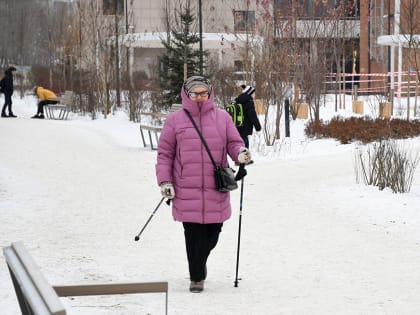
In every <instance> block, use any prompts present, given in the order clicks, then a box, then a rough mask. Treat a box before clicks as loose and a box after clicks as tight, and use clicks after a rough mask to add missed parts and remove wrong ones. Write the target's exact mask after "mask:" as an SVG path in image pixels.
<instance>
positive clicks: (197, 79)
mask: <svg viewBox="0 0 420 315" xmlns="http://www.w3.org/2000/svg"><path fill="white" fill-rule="evenodd" d="M196 87H203V88H205V89H206V90H207V92H208V93H210V91H211V83H210V81H209V80H207V79H206V78H204V77H201V76H198V75H196V76H192V77H189V78H188V79H187V80H185V82H184V89H185V93H187V94H190V92H191V91H192V90H193V89H194V88H196Z"/></svg>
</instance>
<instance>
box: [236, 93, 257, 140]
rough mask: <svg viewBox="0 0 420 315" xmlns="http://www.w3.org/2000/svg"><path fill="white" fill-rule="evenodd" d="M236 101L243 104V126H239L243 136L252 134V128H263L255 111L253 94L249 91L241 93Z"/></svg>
mask: <svg viewBox="0 0 420 315" xmlns="http://www.w3.org/2000/svg"><path fill="white" fill-rule="evenodd" d="M235 102H236V103H239V104H242V108H243V111H244V122H243V124H242V126H240V127H237V128H238V131H239V133H240V135H241V137H242V138H244V137H247V136H249V135H252V129H253V128H254V127H255V130H257V131H260V130H261V124H260V121H259V120H258V116H257V113H256V112H255V105H254V100H253V99H252V96H251V95H249V94H247V93H242V94H240V95H239V96H238V97H237V98H236V99H235Z"/></svg>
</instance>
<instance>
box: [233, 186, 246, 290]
mask: <svg viewBox="0 0 420 315" xmlns="http://www.w3.org/2000/svg"><path fill="white" fill-rule="evenodd" d="M243 197H244V178H242V180H241V197H240V201H239V230H238V249H237V251H236V276H235V287H238V282H239V280H241V279H238V270H239V248H240V247H241V224H242V200H243Z"/></svg>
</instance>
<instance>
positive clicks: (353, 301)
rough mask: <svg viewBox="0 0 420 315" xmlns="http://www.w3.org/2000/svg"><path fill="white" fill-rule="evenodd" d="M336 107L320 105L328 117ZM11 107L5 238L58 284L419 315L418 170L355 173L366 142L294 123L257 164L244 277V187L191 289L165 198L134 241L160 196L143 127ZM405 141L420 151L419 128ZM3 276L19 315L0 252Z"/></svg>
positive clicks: (71, 307) (126, 299) (85, 309)
mask: <svg viewBox="0 0 420 315" xmlns="http://www.w3.org/2000/svg"><path fill="white" fill-rule="evenodd" d="M0 102H2V99H0ZM347 107H349V108H351V105H350V104H348V105H347ZM331 108H332V107H331V106H327V108H321V114H323V113H325V116H328V117H331V115H332V114H331V113H332V111H331ZM14 112H15V114H17V115H18V116H19V117H18V118H16V119H4V118H3V119H1V120H0V147H1V153H0V245H1V246H2V247H4V246H7V245H9V244H10V243H11V242H15V241H19V240H21V241H23V243H24V244H25V245H26V247H27V248H28V250H29V252H30V253H31V254H32V256H33V257H34V259H35V261H36V262H37V264H38V265H39V266H40V268H41V270H42V272H43V273H44V274H45V276H46V277H47V279H48V280H49V282H50V283H52V284H54V285H60V284H78V283H92V282H93V283H96V282H101V283H102V282H124V281H133V282H136V281H138V282H146V281H168V282H169V314H172V315H175V314H177V315H236V314H238V315H256V314H270V315H271V314H273V315H277V314H279V315H280V314H287V315H289V314H296V315H301V314H311V315H313V314H317V315H318V314H319V315H326V314H331V315H333V314H334V315H337V314H364V315H365V314H369V315H372V314H378V315H379V314H396V315H397V314H398V315H413V314H419V312H420V299H419V296H420V270H419V265H420V169H417V170H416V173H415V176H414V182H413V186H412V189H411V191H410V193H407V194H393V193H392V192H391V191H389V190H386V191H379V190H378V189H377V188H375V187H368V186H365V185H363V184H357V183H356V180H355V171H354V167H355V165H354V164H355V162H354V156H355V150H356V147H357V144H350V145H340V144H338V142H336V141H333V140H308V139H305V137H304V135H303V126H304V122H303V121H293V122H292V125H291V137H290V139H285V140H283V141H282V144H281V149H280V151H278V152H274V153H273V152H270V151H267V150H258V151H259V152H254V156H253V159H254V161H255V163H254V164H253V165H251V166H249V167H248V176H247V177H246V179H245V187H244V202H243V211H242V236H241V251H240V267H239V275H240V278H241V279H242V280H241V281H240V282H239V287H237V288H235V287H234V285H233V284H234V280H235V264H236V249H237V233H238V219H239V190H238V191H235V192H233V193H232V196H231V199H232V204H233V209H234V212H233V216H232V218H231V219H230V220H229V221H227V222H226V223H225V224H224V226H223V230H222V233H221V235H220V241H219V244H218V245H217V247H216V249H215V250H214V251H213V252H212V254H211V256H210V258H209V262H208V279H207V281H206V284H205V291H204V292H203V293H201V294H192V293H190V292H189V291H188V285H189V279H188V267H187V259H186V253H185V246H184V238H183V230H182V225H181V223H179V222H174V221H173V220H172V216H171V212H170V208H169V207H168V206H167V205H166V204H163V205H162V206H161V207H160V209H159V210H158V212H157V213H156V215H155V216H154V217H153V220H152V221H151V223H150V224H149V226H148V227H147V229H146V230H145V232H144V233H143V235H142V236H141V238H140V241H139V242H134V236H135V235H136V234H137V233H138V232H139V230H140V229H141V227H142V226H143V225H144V223H145V222H146V221H147V219H148V218H149V216H150V214H151V213H152V211H153V209H154V208H155V206H156V205H157V203H158V202H159V200H160V192H159V189H158V187H157V184H156V179H155V168H154V166H155V159H156V152H155V151H151V150H150V149H148V148H143V147H142V144H141V139H140V135H139V126H138V124H134V123H131V122H129V121H128V119H127V117H126V115H125V114H124V113H122V112H118V113H117V114H116V115H114V116H111V117H109V119H107V120H104V119H98V120H95V121H92V120H90V119H88V118H87V117H78V116H75V115H73V116H70V119H69V120H68V121H51V120H35V119H30V118H29V117H30V116H32V115H33V114H34V113H35V100H34V99H32V98H30V97H27V98H25V99H23V100H20V99H18V98H17V97H15V98H14ZM343 114H348V112H344V113H343ZM282 132H283V130H282ZM257 142H258V135H255V136H254V137H253V146H254V148H256V147H257ZM408 147H409V148H410V149H413V150H414V151H415V150H419V149H420V139H419V138H415V139H411V140H410V141H408ZM0 283H1V284H0V301H1V302H0V309H1V314H5V315H12V314H17V313H19V309H18V303H17V300H16V297H15V293H14V290H13V286H12V283H11V279H10V276H9V274H8V270H7V268H6V264H5V261H4V258H3V255H1V258H0ZM62 301H63V303H64V304H65V305H66V307H67V309H68V313H69V314H145V315H146V314H153V315H155V314H156V315H158V314H164V302H165V299H164V295H159V294H142V295H127V296H103V297H77V298H62Z"/></svg>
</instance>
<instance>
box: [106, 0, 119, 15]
mask: <svg viewBox="0 0 420 315" xmlns="http://www.w3.org/2000/svg"><path fill="white" fill-rule="evenodd" d="M102 1H103V2H102V12H103V15H115V5H117V14H118V15H123V14H124V0H102Z"/></svg>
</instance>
